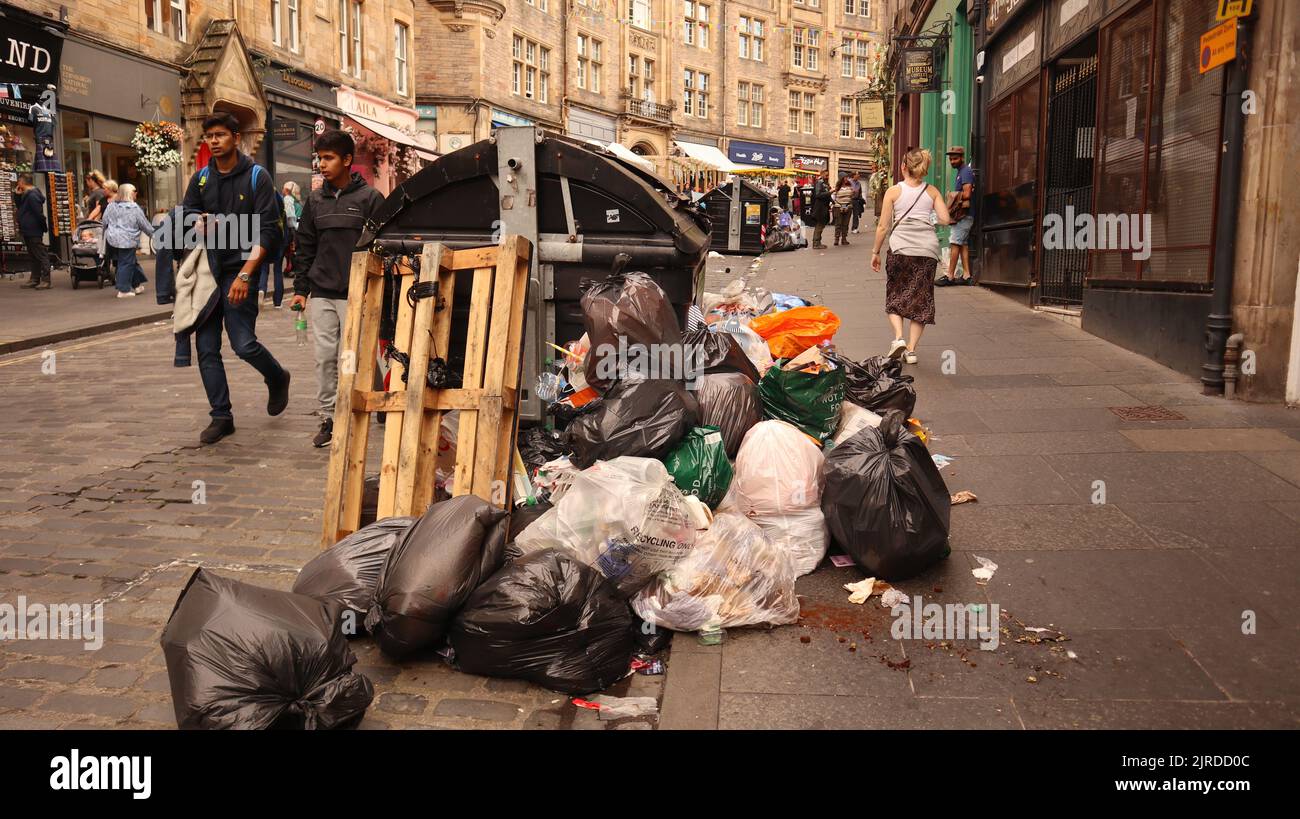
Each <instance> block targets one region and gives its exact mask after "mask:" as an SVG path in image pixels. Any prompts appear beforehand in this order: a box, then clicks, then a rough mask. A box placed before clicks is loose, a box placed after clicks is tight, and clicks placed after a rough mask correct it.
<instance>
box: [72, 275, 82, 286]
mask: <svg viewBox="0 0 1300 819" xmlns="http://www.w3.org/2000/svg"><path fill="white" fill-rule="evenodd" d="M79 287H81V280H80V279H78V278H77V274H76V273H73V274H72V289H73V290H76V289H77V288H79Z"/></svg>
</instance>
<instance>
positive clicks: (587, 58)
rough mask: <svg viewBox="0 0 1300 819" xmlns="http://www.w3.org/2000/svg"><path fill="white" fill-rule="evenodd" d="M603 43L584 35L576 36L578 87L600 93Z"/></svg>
mask: <svg viewBox="0 0 1300 819" xmlns="http://www.w3.org/2000/svg"><path fill="white" fill-rule="evenodd" d="M602 46H603V43H601V41H600V40H597V39H596V38H595V37H591V36H589V35H586V34H579V35H578V87H579V88H582V89H585V90H587V91H591V92H592V93H595V94H599V93H600V74H601V64H602V60H601V50H602Z"/></svg>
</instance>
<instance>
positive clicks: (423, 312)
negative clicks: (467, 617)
mask: <svg viewBox="0 0 1300 819" xmlns="http://www.w3.org/2000/svg"><path fill="white" fill-rule="evenodd" d="M443 252H444V248H443V246H442V243H441V242H432V243H430V244H426V245H425V246H424V254H423V257H422V258H421V260H420V267H421V269H422V270H429V271H434V270H438V269H440V268H441V267H442V254H443ZM435 306H436V305H435V301H434V299H420V300H419V301H417V302H416V303H415V319H414V321H413V323H412V325H411V349H410V352H409V355H410V360H411V366H410V368H409V370H410V376H408V377H407V379H406V411H405V412H403V413H402V415H403V417H404V418H405V419H406V423H404V424H402V447H401V452H400V454H399V455H398V458H397V508H398V509H402V510H409V511H410V512H411V513H412V514H417V515H418V514H422V513H423V512H424V508H423V507H419V506H417V505H416V503H415V475H416V464H417V463H418V461H419V460H420V459H421V457H422V455H423V456H428V454H429V452H430V451H432V453H433V457H434V458H436V457H437V454H438V437H437V435H436V429H435V435H434V436H433V440H431V441H429V440H423V435H422V434H421V433H422V431H423V429H424V424H423V423H422V421H423V418H424V395H425V391H426V390H428V388H429V387H428V385H429V382H428V379H427V377H426V376H427V374H428V372H429V357H430V356H429V348H430V346H431V345H432V342H433V314H434V307H435ZM390 386H391V385H390ZM425 505H426V506H427V504H425Z"/></svg>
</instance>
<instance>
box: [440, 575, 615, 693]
mask: <svg viewBox="0 0 1300 819" xmlns="http://www.w3.org/2000/svg"><path fill="white" fill-rule="evenodd" d="M635 620H636V618H635V616H634V615H633V614H632V609H631V607H630V606H629V605H628V604H627V600H625V599H622V598H620V597H619V596H618V594H617V591H616V589H615V587H614V584H612V583H605V582H604V578H603V577H602V576H601V574H600V572H599V571H598V570H596V569H594V568H592V567H591V566H588V565H586V564H585V563H583V562H581V561H580V560H578V559H577V558H575V557H572V556H570V555H569V554H566V553H564V552H561V551H558V550H556V549H542V550H541V551H537V552H533V553H531V554H528V555H525V556H524V557H521V558H519V559H518V560H515V561H513V562H511V563H510V564H509V565H507V566H506V567H505V568H504V569H502V570H501V571H499V572H497V573H496V574H495V575H494V576H492V577H491V578H490V579H489V580H488V581H487V582H486V583H484V584H483V585H481V586H479V587H478V589H477V590H476V591H475V592H474V594H472V595H471V596H470V599H469V601H468V602H467V603H466V604H465V608H463V609H462V610H461V612H460V614H459V615H457V616H456V621H455V623H454V624H453V625H452V627H451V645H452V648H454V649H455V650H456V663H457V665H459V666H460V669H461V670H462V671H466V672H468V673H470V674H483V675H485V676H488V677H511V678H515V679H521V680H529V681H530V682H534V683H537V684H538V685H541V686H544V687H546V688H549V689H552V690H554V691H559V692H562V693H565V694H569V695H571V696H581V695H583V694H590V693H592V692H595V691H600V690H602V689H604V688H606V687H608V686H609V685H611V684H613V683H614V682H615V681H617V680H619V679H620V678H622V677H623V676H624V675H625V674H627V669H628V664H629V663H630V662H631V660H632V651H633V649H634V639H635V635H634V634H633V632H634V628H633V623H634V622H635Z"/></svg>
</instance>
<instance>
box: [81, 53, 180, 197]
mask: <svg viewBox="0 0 1300 819" xmlns="http://www.w3.org/2000/svg"><path fill="white" fill-rule="evenodd" d="M60 78H61V82H60V86H59V97H60V100H61V104H62V105H61V107H62V112H61V115H60V117H59V119H60V124H61V126H62V134H63V163H64V165H65V167H66V168H67V170H68V172H69V173H72V174H73V175H74V177H75V178H76V179H77V180H78V181H79V182H80V183H82V184H84V181H85V178H86V174H88V173H89V172H90V171H92V170H98V171H100V172H101V173H103V174H104V176H105V178H107V179H114V180H116V181H117V182H118V184H123V183H127V182H129V183H131V184H132V185H135V187H136V191H137V199H136V201H137V202H138V203H139V205H140V207H141V208H143V209H144V212H145V213H146V214H147V215H149V216H152V215H153V214H154V213H155V212H157V211H158V210H165V209H169V208H171V207H173V206H175V205H176V203H177V202H178V201H179V200H180V197H181V195H182V190H181V186H182V184H183V180H182V179H181V177H182V172H181V171H182V166H181V164H180V154H179V153H178V154H177V162H176V164H174V165H172V166H170V167H165V168H164V167H156V168H154V167H148V166H143V167H142V166H141V165H140V164H139V151H138V150H137V149H136V148H134V147H133V146H132V145H131V141H132V139H133V138H134V137H135V133H136V128H137V127H138V126H139V125H140V124H141V123H144V122H178V121H179V119H180V90H181V89H180V74H179V73H178V72H177V71H176V70H175V69H174V68H167V67H165V66H162V65H159V64H157V63H153V62H149V61H147V60H144V59H141V58H138V57H135V56H134V55H130V54H124V53H123V52H121V51H113V50H110V49H108V48H106V47H104V46H101V45H99V44H97V43H92V42H88V41H85V40H80V39H75V38H71V37H70V38H69V39H68V41H67V43H66V45H65V46H64V51H63V65H62V68H61V70H60ZM79 187H80V186H79Z"/></svg>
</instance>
